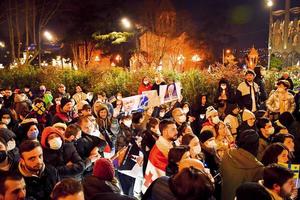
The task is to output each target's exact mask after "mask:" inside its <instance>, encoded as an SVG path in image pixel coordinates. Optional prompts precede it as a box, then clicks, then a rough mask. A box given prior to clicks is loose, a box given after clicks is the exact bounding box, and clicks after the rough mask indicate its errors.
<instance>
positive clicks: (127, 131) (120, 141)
mask: <svg viewBox="0 0 300 200" xmlns="http://www.w3.org/2000/svg"><path fill="white" fill-rule="evenodd" d="M133 137H135V133H134V131H133V130H132V129H131V128H128V127H127V126H125V125H124V124H123V123H122V124H121V125H120V132H119V133H118V135H117V142H116V152H117V151H119V150H120V149H122V148H123V147H125V146H127V145H128V144H129V143H130V142H131V141H132V138H133Z"/></svg>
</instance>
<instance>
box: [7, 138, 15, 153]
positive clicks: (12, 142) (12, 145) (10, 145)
mask: <svg viewBox="0 0 300 200" xmlns="http://www.w3.org/2000/svg"><path fill="white" fill-rule="evenodd" d="M14 148H16V141H15V140H9V141H8V142H7V151H11V150H13V149H14Z"/></svg>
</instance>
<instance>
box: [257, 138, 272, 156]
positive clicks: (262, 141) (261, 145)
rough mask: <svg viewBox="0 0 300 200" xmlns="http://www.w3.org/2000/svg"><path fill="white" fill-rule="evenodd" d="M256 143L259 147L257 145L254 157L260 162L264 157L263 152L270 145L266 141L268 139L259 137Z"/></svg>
mask: <svg viewBox="0 0 300 200" xmlns="http://www.w3.org/2000/svg"><path fill="white" fill-rule="evenodd" d="M258 143H259V145H258V152H257V156H256V157H257V159H258V160H261V159H262V157H263V155H264V152H265V150H266V148H267V147H268V145H269V144H270V142H269V141H268V139H266V138H264V137H263V136H261V137H260V138H259V141H258Z"/></svg>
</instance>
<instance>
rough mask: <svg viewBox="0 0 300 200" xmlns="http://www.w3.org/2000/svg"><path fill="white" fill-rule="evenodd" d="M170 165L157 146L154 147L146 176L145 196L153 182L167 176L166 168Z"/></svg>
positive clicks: (143, 188)
mask: <svg viewBox="0 0 300 200" xmlns="http://www.w3.org/2000/svg"><path fill="white" fill-rule="evenodd" d="M167 165H168V158H166V157H165V156H164V154H163V153H162V152H161V151H160V150H159V148H158V147H157V144H155V145H154V146H153V148H152V149H151V151H150V155H149V160H148V163H147V168H146V172H145V176H144V181H143V186H142V193H143V194H145V192H146V190H147V189H148V187H149V186H150V185H151V183H152V182H153V181H155V180H156V179H157V178H159V177H161V176H165V175H166V167H167Z"/></svg>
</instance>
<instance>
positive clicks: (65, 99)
mask: <svg viewBox="0 0 300 200" xmlns="http://www.w3.org/2000/svg"><path fill="white" fill-rule="evenodd" d="M69 102H72V101H71V99H68V98H65V97H63V98H62V99H61V101H60V107H61V108H63V107H64V106H65V105H66V104H67V103H69Z"/></svg>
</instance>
